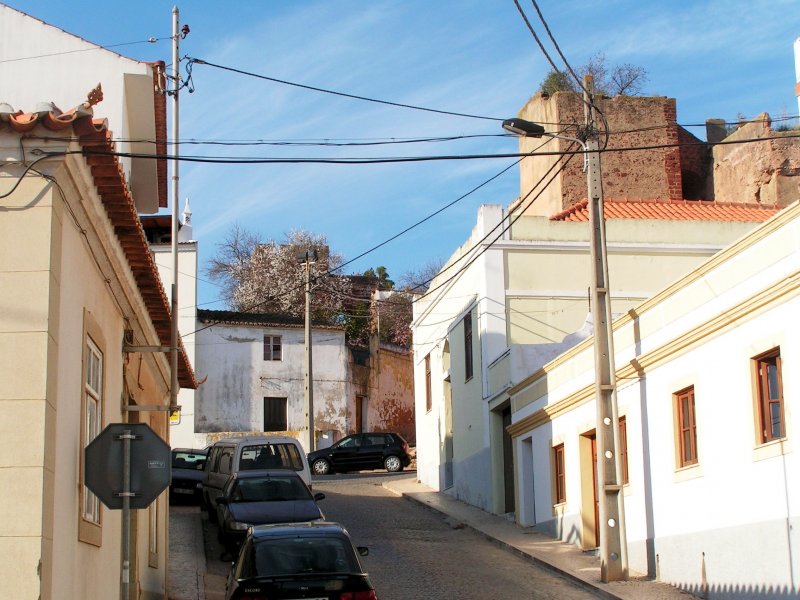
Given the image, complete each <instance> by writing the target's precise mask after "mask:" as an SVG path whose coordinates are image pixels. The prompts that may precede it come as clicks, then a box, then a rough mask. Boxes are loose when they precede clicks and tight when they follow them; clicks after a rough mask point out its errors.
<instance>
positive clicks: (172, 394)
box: [169, 6, 181, 410]
mask: <svg viewBox="0 0 800 600" xmlns="http://www.w3.org/2000/svg"><path fill="white" fill-rule="evenodd" d="M178 20H179V12H178V7H177V6H174V7H173V8H172V92H171V94H172V155H173V157H174V159H173V161H172V294H171V296H172V306H171V311H172V314H171V316H172V320H171V328H170V342H169V345H170V385H169V408H170V410H174V409H175V408H176V407H177V406H178V171H179V166H180V161H179V160H178V153H179V152H180V146H179V144H178V91H179V90H180V88H181V85H180V58H178V57H179V44H180V37H181V36H180V30H179V24H178Z"/></svg>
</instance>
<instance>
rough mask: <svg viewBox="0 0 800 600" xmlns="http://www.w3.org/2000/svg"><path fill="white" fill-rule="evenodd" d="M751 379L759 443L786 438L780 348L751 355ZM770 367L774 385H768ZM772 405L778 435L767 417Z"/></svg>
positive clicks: (770, 412)
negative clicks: (775, 412) (776, 418)
mask: <svg viewBox="0 0 800 600" xmlns="http://www.w3.org/2000/svg"><path fill="white" fill-rule="evenodd" d="M752 364H753V381H754V386H755V401H756V407H757V410H756V415H757V424H758V430H757V441H758V443H759V444H761V445H763V444H768V443H770V442H774V441H777V440H782V439H785V438H786V413H785V405H784V400H783V373H782V369H781V349H780V347H776V348H773V349H771V350H769V351H767V352H764V353H762V354H759V355H758V356H755V357H753V359H752ZM770 368H774V370H775V371H774V373H775V381H774V383H775V387H777V389H776V390H772V389H771V386H770V377H769V374H770ZM773 406H776V407H777V413H778V415H777V416H778V428H779V431H778V435H775V431H774V426H773V427H768V425H770V424H771V419H770V418H769V417H770V415H771V414H772V408H773Z"/></svg>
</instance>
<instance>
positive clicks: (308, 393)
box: [297, 249, 317, 452]
mask: <svg viewBox="0 0 800 600" xmlns="http://www.w3.org/2000/svg"><path fill="white" fill-rule="evenodd" d="M297 262H299V263H301V264H305V267H306V318H305V333H306V373H305V396H304V403H303V408H304V409H305V412H306V419H307V422H308V451H309V452H313V451H314V450H315V447H316V441H317V440H316V436H315V435H314V378H313V371H312V364H311V263H312V262H317V251H316V250H312V249H306V251H305V252H298V253H297Z"/></svg>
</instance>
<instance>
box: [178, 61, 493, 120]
mask: <svg viewBox="0 0 800 600" xmlns="http://www.w3.org/2000/svg"><path fill="white" fill-rule="evenodd" d="M187 58H188V59H189V62H188V65H187V68H189V69H191V66H192V65H193V64H198V65H205V66H208V67H214V68H216V69H222V70H223V71H230V72H232V73H238V74H240V75H247V76H248V77H255V78H257V79H263V80H265V81H272V82H273V83H281V84H283V85H289V86H293V87H298V88H302V89H305V90H311V91H314V92H321V93H323V94H331V95H334V96H341V97H343V98H352V99H354V100H363V101H364V102H374V103H376V104H385V105H388V106H397V107H400V108H410V109H412V110H421V111H424V112H431V113H437V114H440V115H450V116H453V117H466V118H469V119H483V120H486V121H502V120H503V119H499V118H496V117H484V116H481V115H471V114H468V113H460V112H454V111H449V110H439V109H436V108H426V107H424V106H415V105H413V104H404V103H402V102H391V101H389V100H379V99H377V98H370V97H367V96H359V95H357V94H348V93H346V92H339V91H336V90H329V89H325V88H321V87H316V86H313V85H306V84H302V83H296V82H293V81H286V80H285V79H277V78H275V77H269V76H267V75H259V74H258V73H251V72H249V71H244V70H242V69H236V68H234V67H226V66H223V65H217V64H214V63H210V62H208V61H205V60H202V59H199V58H192V57H187Z"/></svg>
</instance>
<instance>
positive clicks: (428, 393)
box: [425, 354, 433, 412]
mask: <svg viewBox="0 0 800 600" xmlns="http://www.w3.org/2000/svg"><path fill="white" fill-rule="evenodd" d="M432 409H433V393H432V390H431V355H430V354H426V355H425V412H431V410H432Z"/></svg>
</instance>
